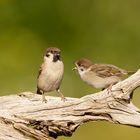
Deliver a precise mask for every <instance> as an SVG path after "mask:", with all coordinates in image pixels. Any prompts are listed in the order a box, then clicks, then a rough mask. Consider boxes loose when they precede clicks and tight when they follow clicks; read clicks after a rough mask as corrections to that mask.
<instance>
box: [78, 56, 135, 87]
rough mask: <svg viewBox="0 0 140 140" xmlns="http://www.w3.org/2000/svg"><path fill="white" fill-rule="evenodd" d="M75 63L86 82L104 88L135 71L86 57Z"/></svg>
mask: <svg viewBox="0 0 140 140" xmlns="http://www.w3.org/2000/svg"><path fill="white" fill-rule="evenodd" d="M75 65H76V69H77V70H78V73H79V75H80V77H81V79H82V80H83V81H84V82H86V83H87V84H89V85H91V86H93V87H95V88H102V89H103V88H107V87H109V86H110V85H113V84H115V83H117V82H119V81H120V80H121V77H122V76H123V75H128V74H133V73H135V72H134V71H127V70H124V69H121V68H119V67H117V66H114V65H110V64H94V63H93V62H92V61H91V60H88V59H85V58H82V59H80V60H78V61H76V62H75Z"/></svg>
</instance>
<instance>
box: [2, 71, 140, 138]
mask: <svg viewBox="0 0 140 140" xmlns="http://www.w3.org/2000/svg"><path fill="white" fill-rule="evenodd" d="M139 86H140V70H139V71H137V72H136V73H135V74H134V75H132V76H130V77H129V78H127V79H126V80H124V81H121V82H119V83H118V84H116V85H114V86H113V88H112V90H117V91H112V92H110V93H108V91H107V90H104V91H101V92H98V93H95V94H90V95H87V96H84V97H82V98H69V97H67V101H66V102H62V101H61V99H60V98H59V97H51V96H47V98H48V102H47V103H42V101H41V99H42V98H41V95H37V94H34V93H31V92H24V93H20V95H10V96H2V97H0V140H29V139H30V138H31V137H32V138H35V139H38V140H54V139H55V138H57V137H58V136H60V135H64V136H71V135H72V134H73V132H74V131H75V130H76V128H77V127H79V126H80V125H81V124H83V123H86V122H89V121H97V120H105V121H109V122H112V123H116V124H124V125H130V126H135V127H140V110H139V109H138V108H137V107H136V106H135V105H134V104H133V103H132V99H130V95H131V93H132V92H133V91H134V90H135V89H136V88H137V87H139ZM118 89H123V91H122V90H118Z"/></svg>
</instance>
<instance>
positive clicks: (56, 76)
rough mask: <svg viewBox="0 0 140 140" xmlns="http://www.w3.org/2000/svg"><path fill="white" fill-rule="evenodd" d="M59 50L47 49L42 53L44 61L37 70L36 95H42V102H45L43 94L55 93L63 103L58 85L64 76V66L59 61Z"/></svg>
mask: <svg viewBox="0 0 140 140" xmlns="http://www.w3.org/2000/svg"><path fill="white" fill-rule="evenodd" d="M60 54H61V50H60V49H59V48H56V47H49V48H47V49H46V51H45V53H44V61H43V63H42V65H41V66H40V69H39V74H38V77H37V91H36V93H37V94H42V102H45V103H46V102H47V99H46V98H45V92H51V91H57V92H58V93H59V94H60V95H61V100H63V101H65V99H66V98H65V97H64V95H63V94H62V93H61V91H60V85H61V82H62V79H63V75H64V64H63V62H62V61H61V58H60V56H61V55H60Z"/></svg>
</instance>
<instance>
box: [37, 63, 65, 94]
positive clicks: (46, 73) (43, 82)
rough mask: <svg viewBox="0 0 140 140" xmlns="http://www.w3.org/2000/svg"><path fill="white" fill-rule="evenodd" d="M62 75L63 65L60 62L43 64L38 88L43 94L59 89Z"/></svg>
mask: <svg viewBox="0 0 140 140" xmlns="http://www.w3.org/2000/svg"><path fill="white" fill-rule="evenodd" d="M63 73H64V65H63V63H62V62H61V61H57V62H44V64H43V69H42V72H41V75H40V76H39V79H38V86H39V88H40V89H42V90H43V91H45V92H49V91H53V90H56V89H57V88H59V86H60V84H61V81H62V78H63Z"/></svg>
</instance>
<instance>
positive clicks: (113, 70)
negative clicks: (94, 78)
mask: <svg viewBox="0 0 140 140" xmlns="http://www.w3.org/2000/svg"><path fill="white" fill-rule="evenodd" d="M92 70H93V71H94V72H95V73H96V74H97V75H98V76H100V77H103V78H105V77H110V76H118V77H121V76H122V75H126V74H127V71H125V70H123V69H120V68H118V67H116V66H114V65H109V64H94V65H93V67H92Z"/></svg>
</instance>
